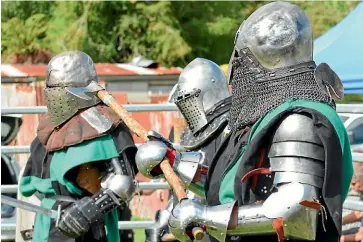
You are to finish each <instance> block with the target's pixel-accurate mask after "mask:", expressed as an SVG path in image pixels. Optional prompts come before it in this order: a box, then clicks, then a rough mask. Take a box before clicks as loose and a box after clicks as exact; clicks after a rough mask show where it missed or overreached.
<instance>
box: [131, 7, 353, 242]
mask: <svg viewBox="0 0 363 242" xmlns="http://www.w3.org/2000/svg"><path fill="white" fill-rule="evenodd" d="M312 53H313V39H312V31H311V27H310V23H309V21H308V18H307V16H306V15H305V13H304V12H303V11H302V10H301V9H300V8H299V7H298V6H296V5H293V4H290V3H286V2H274V3H269V4H266V5H264V6H262V7H261V8H259V9H258V10H256V11H255V12H254V13H253V14H252V15H251V16H250V17H249V18H248V19H247V20H246V21H244V22H243V23H242V24H241V26H240V28H239V30H238V32H237V34H236V38H235V44H234V49H233V53H232V56H231V60H230V63H229V80H230V83H231V85H232V106H231V109H230V117H229V126H230V128H231V132H230V133H229V135H228V136H227V137H226V138H225V139H224V140H223V142H222V144H221V145H220V147H219V149H218V150H217V152H216V153H215V156H214V158H213V160H212V162H211V164H210V166H209V171H208V175H207V179H206V182H205V183H204V189H205V194H206V197H207V202H208V204H207V205H205V204H202V203H200V202H198V201H194V200H190V199H184V200H182V201H181V202H180V203H179V204H178V205H177V206H176V207H175V208H174V209H173V211H172V215H171V216H170V219H169V227H170V229H171V232H172V233H173V234H174V235H175V236H176V237H177V238H178V240H180V241H189V240H190V239H191V237H190V236H191V233H189V231H190V228H193V227H194V226H199V227H203V228H205V231H206V232H207V233H208V234H209V235H211V236H212V237H214V238H215V239H217V240H219V241H243V242H248V241H280V242H283V241H286V240H288V239H290V240H292V241H319V242H324V241H329V242H332V241H335V242H337V241H339V237H340V236H339V235H340V231H341V218H342V214H341V211H342V203H343V201H344V199H345V197H346V195H347V192H348V188H349V183H350V180H351V177H352V158H351V151H350V146H349V141H348V137H347V133H346V130H345V128H344V126H343V124H342V122H341V120H340V118H339V116H338V115H337V113H336V111H335V103H334V99H340V98H342V97H343V88H342V85H341V81H340V79H339V77H338V76H337V75H336V74H335V73H334V72H333V71H332V70H331V69H330V67H329V66H328V65H327V64H325V63H323V64H320V65H318V66H316V64H315V62H314V61H313V58H312ZM151 149H152V150H155V152H153V154H152V153H151V152H150V150H151ZM156 151H157V152H156ZM170 152H171V153H172V154H174V156H175V159H174V160H173V161H172V163H173V167H174V169H175V171H176V172H177V173H178V174H179V176H180V177H181V178H182V180H183V181H184V182H185V185H186V186H187V187H188V189H190V190H192V189H194V188H195V187H196V186H198V187H200V183H203V181H204V180H203V176H204V173H203V172H202V170H203V169H201V166H200V165H199V164H200V163H202V162H201V160H202V159H204V156H203V155H202V154H201V153H199V152H176V151H173V150H170V149H167V148H166V146H165V144H163V143H161V142H149V143H148V144H145V145H143V146H142V147H140V148H139V150H138V153H137V155H136V163H137V166H138V167H139V169H140V172H142V173H143V174H146V175H148V176H151V177H153V176H156V175H158V173H157V170H156V169H152V170H151V171H150V168H149V167H150V166H151V167H157V166H158V164H159V163H160V161H161V160H162V159H163V158H164V156H165V154H168V153H169V154H168V157H171V156H170ZM186 166H188V167H190V169H189V170H188V172H187V173H185V170H186V169H185V167H186ZM145 167H148V168H147V169H146V168H145ZM192 171H194V173H192ZM198 183H199V184H198Z"/></svg>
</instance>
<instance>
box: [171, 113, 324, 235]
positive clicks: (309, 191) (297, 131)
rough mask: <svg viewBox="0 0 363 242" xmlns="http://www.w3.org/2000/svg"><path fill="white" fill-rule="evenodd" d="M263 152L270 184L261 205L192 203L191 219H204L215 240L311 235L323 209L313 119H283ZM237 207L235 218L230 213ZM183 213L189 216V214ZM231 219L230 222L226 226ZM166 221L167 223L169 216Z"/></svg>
mask: <svg viewBox="0 0 363 242" xmlns="http://www.w3.org/2000/svg"><path fill="white" fill-rule="evenodd" d="M268 157H269V160H270V165H271V168H270V169H271V171H272V172H273V173H274V174H275V176H274V186H275V188H276V189H275V190H274V192H272V193H271V195H270V196H269V197H268V198H267V199H266V200H265V201H264V203H263V204H253V205H245V206H241V207H239V208H236V207H235V206H236V203H235V202H234V203H229V204H223V205H220V206H215V207H208V206H207V207H203V206H198V205H195V206H193V209H189V210H190V211H191V213H192V214H193V215H192V216H194V218H195V217H197V218H198V219H194V221H195V220H200V221H201V222H202V221H203V222H204V221H205V225H206V227H207V231H208V232H209V233H210V234H211V235H212V236H213V237H215V238H216V239H218V240H219V241H225V237H226V234H228V235H263V234H273V233H277V235H278V237H279V240H280V241H283V240H284V239H285V238H294V239H302V240H314V239H315V236H316V231H317V224H318V214H319V212H320V210H321V211H322V212H324V209H323V207H322V205H321V203H320V201H319V199H320V198H321V196H320V194H321V189H322V185H323V179H324V167H325V166H324V162H325V153H324V148H323V146H322V143H321V141H320V139H319V138H318V137H317V135H316V134H315V133H314V127H313V121H312V120H311V119H310V118H309V117H307V116H304V115H301V114H293V115H290V116H288V117H287V118H285V119H284V120H283V121H282V122H281V123H280V125H279V126H278V128H277V130H276V132H275V134H274V136H273V139H272V144H271V146H270V149H269V153H268ZM182 204H183V203H181V206H182ZM186 205H188V204H186ZM189 206H190V205H189ZM233 208H234V210H233ZM237 210H238V213H237V214H238V215H237V219H236V217H233V218H232V217H231V216H232V213H233V214H236V211H237ZM183 211H186V210H183ZM323 214H324V213H323ZM183 218H186V219H189V216H187V215H185V216H183ZM231 218H232V221H234V222H235V224H234V225H233V226H231V225H230V227H229V230H228V224H229V222H230V220H231ZM203 222H202V223H203ZM323 223H324V221H323ZM170 226H171V227H172V226H173V221H172V220H171V223H170Z"/></svg>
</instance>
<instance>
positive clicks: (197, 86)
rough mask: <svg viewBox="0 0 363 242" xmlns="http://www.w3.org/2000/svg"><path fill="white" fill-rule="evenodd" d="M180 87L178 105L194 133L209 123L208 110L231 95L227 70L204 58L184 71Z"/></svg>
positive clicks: (196, 60) (194, 61)
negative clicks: (225, 72)
mask: <svg viewBox="0 0 363 242" xmlns="http://www.w3.org/2000/svg"><path fill="white" fill-rule="evenodd" d="M177 85H178V87H177V92H176V95H175V99H174V102H175V104H176V105H177V106H178V108H179V110H180V112H181V113H182V114H183V116H184V118H185V120H186V122H187V124H188V127H189V129H190V130H191V132H192V133H193V134H196V133H197V132H199V131H200V130H201V129H203V128H204V127H205V126H206V125H207V124H208V123H209V120H208V117H207V116H208V114H207V111H209V110H212V109H213V107H214V106H215V105H216V104H217V103H218V102H220V101H222V100H224V99H226V98H227V97H229V96H230V93H229V89H228V84H227V80H226V78H225V76H224V73H223V71H222V70H221V69H220V68H219V66H218V65H217V64H216V63H214V62H212V61H210V60H206V59H203V58H197V59H195V60H193V61H192V62H190V63H189V64H188V65H187V66H186V67H185V68H184V70H183V72H182V73H181V75H180V77H179V81H178V84H177Z"/></svg>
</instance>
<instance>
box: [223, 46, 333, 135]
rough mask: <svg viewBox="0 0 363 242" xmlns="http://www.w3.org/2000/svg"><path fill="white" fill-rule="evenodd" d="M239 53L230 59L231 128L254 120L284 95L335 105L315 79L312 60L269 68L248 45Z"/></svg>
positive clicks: (277, 102) (264, 113) (281, 101)
mask: <svg viewBox="0 0 363 242" xmlns="http://www.w3.org/2000/svg"><path fill="white" fill-rule="evenodd" d="M240 56H241V57H238V58H236V59H235V60H234V61H233V63H232V65H233V67H232V68H233V76H232V80H231V81H232V83H231V84H232V106H231V109H230V114H229V115H230V117H229V124H230V128H231V130H232V131H237V130H239V129H242V128H244V127H245V126H247V125H251V124H253V123H255V122H256V121H257V120H258V119H259V118H261V117H263V116H264V115H266V114H267V113H268V112H269V111H270V110H272V109H274V108H276V107H277V106H279V105H280V104H281V103H283V102H284V101H285V100H287V99H293V98H297V99H305V100H310V101H317V102H326V103H329V104H330V105H331V106H333V107H334V108H335V104H334V102H333V101H332V100H331V98H330V96H328V95H327V94H325V93H324V92H323V91H322V90H321V89H320V88H319V86H318V84H317V82H316V81H315V78H314V68H315V64H314V63H313V62H310V63H307V64H306V65H304V63H303V64H300V65H298V66H297V67H295V66H292V67H289V68H285V69H279V70H278V69H276V70H268V69H266V68H264V67H262V66H261V65H260V64H259V63H258V61H257V60H256V59H255V58H254V56H253V55H252V53H251V52H250V51H249V50H248V49H244V50H243V52H242V53H241V54H240ZM311 63H312V64H311ZM308 64H310V65H308ZM302 70H303V71H302Z"/></svg>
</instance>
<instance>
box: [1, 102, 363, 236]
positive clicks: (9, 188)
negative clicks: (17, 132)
mask: <svg viewBox="0 0 363 242" xmlns="http://www.w3.org/2000/svg"><path fill="white" fill-rule="evenodd" d="M124 107H125V108H126V110H128V111H130V112H164V111H178V109H177V107H176V106H175V105H174V104H142V105H124ZM46 111H47V108H46V107H45V106H39V107H9V108H1V114H2V115H8V114H43V113H45V112H46ZM337 112H339V113H361V114H363V104H343V105H342V104H338V105H337ZM1 152H2V153H4V154H10V153H17V154H19V153H29V152H30V147H29V146H1ZM352 155H353V160H354V161H358V162H363V154H361V153H352ZM169 188H170V187H169V185H168V184H167V183H165V182H150V183H146V182H140V183H138V190H156V189H169ZM17 189H18V186H17V185H1V193H6V194H9V193H16V192H17ZM344 208H346V209H350V210H359V211H363V202H359V201H351V200H348V199H347V200H346V202H345V203H344ZM153 223H154V221H127V222H119V224H118V225H119V229H145V228H147V227H149V226H151V225H152V224H153ZM14 238H15V224H2V225H1V241H5V240H9V239H10V240H11V239H12V240H13V239H14Z"/></svg>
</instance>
